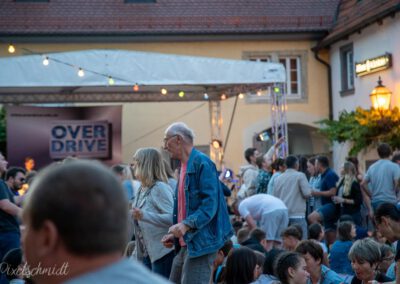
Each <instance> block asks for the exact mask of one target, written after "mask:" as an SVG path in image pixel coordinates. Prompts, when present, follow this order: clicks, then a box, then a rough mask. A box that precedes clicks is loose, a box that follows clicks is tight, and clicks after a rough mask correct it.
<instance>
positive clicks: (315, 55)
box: [312, 48, 333, 120]
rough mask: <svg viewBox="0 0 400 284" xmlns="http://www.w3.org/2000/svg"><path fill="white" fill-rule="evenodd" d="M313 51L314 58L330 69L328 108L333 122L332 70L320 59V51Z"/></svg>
mask: <svg viewBox="0 0 400 284" xmlns="http://www.w3.org/2000/svg"><path fill="white" fill-rule="evenodd" d="M312 51H313V52H314V58H315V59H316V60H317V61H319V62H320V63H322V64H323V65H325V66H326V68H327V69H328V107H329V119H330V120H332V119H333V95H332V76H331V75H332V68H331V65H330V64H329V63H328V62H326V61H324V60H323V59H321V58H320V57H319V54H318V49H316V48H314V49H312Z"/></svg>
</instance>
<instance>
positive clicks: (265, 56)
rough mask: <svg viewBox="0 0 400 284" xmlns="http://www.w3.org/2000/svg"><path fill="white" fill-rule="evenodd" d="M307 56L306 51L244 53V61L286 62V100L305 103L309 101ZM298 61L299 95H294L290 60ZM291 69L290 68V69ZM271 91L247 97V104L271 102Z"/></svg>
mask: <svg viewBox="0 0 400 284" xmlns="http://www.w3.org/2000/svg"><path fill="white" fill-rule="evenodd" d="M307 54H308V51H306V50H289V51H285V50H278V51H265V52H264V51H245V52H243V59H244V60H250V61H256V62H280V60H281V59H284V60H285V64H284V65H285V66H284V67H285V71H286V86H285V91H286V98H287V100H288V102H291V101H292V102H304V101H306V100H307V89H306V87H307V84H306V80H307ZM291 59H296V69H297V93H292V86H291V73H290V71H291V70H290V60H291ZM288 67H289V68H288ZM269 94H270V90H267V91H264V92H262V95H261V96H257V94H256V93H252V94H250V96H247V99H246V102H249V103H253V102H254V103H258V102H266V103H268V102H269Z"/></svg>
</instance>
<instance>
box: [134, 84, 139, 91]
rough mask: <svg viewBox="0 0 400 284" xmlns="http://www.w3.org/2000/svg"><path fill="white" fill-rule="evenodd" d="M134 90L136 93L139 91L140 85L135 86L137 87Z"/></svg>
mask: <svg viewBox="0 0 400 284" xmlns="http://www.w3.org/2000/svg"><path fill="white" fill-rule="evenodd" d="M133 90H134V91H135V92H137V91H139V85H138V84H135V85H134V86H133Z"/></svg>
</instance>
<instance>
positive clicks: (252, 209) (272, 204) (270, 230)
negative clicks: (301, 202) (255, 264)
mask: <svg viewBox="0 0 400 284" xmlns="http://www.w3.org/2000/svg"><path fill="white" fill-rule="evenodd" d="M235 211H236V213H237V212H238V213H239V214H240V216H242V217H243V218H245V220H246V221H247V223H248V224H249V227H250V228H249V229H250V230H252V229H254V228H256V227H257V222H258V223H259V227H260V228H261V229H262V230H264V231H265V232H266V235H267V245H266V249H267V250H270V249H271V248H272V247H273V246H276V247H277V246H279V245H280V243H281V241H282V239H281V233H282V231H283V230H284V229H286V227H287V225H288V223H289V217H288V209H287V208H286V206H285V204H284V203H283V202H282V200H280V199H279V198H276V197H274V196H272V195H269V194H264V193H261V194H256V195H253V196H250V197H248V198H246V199H244V200H243V201H242V202H240V204H239V206H238V210H235Z"/></svg>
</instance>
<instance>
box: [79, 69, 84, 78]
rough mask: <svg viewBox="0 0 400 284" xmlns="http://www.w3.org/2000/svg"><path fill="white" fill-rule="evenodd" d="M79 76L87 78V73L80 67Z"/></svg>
mask: <svg viewBox="0 0 400 284" xmlns="http://www.w3.org/2000/svg"><path fill="white" fill-rule="evenodd" d="M78 76H79V77H83V76H85V71H83V69H82V68H80V67H79V70H78Z"/></svg>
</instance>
